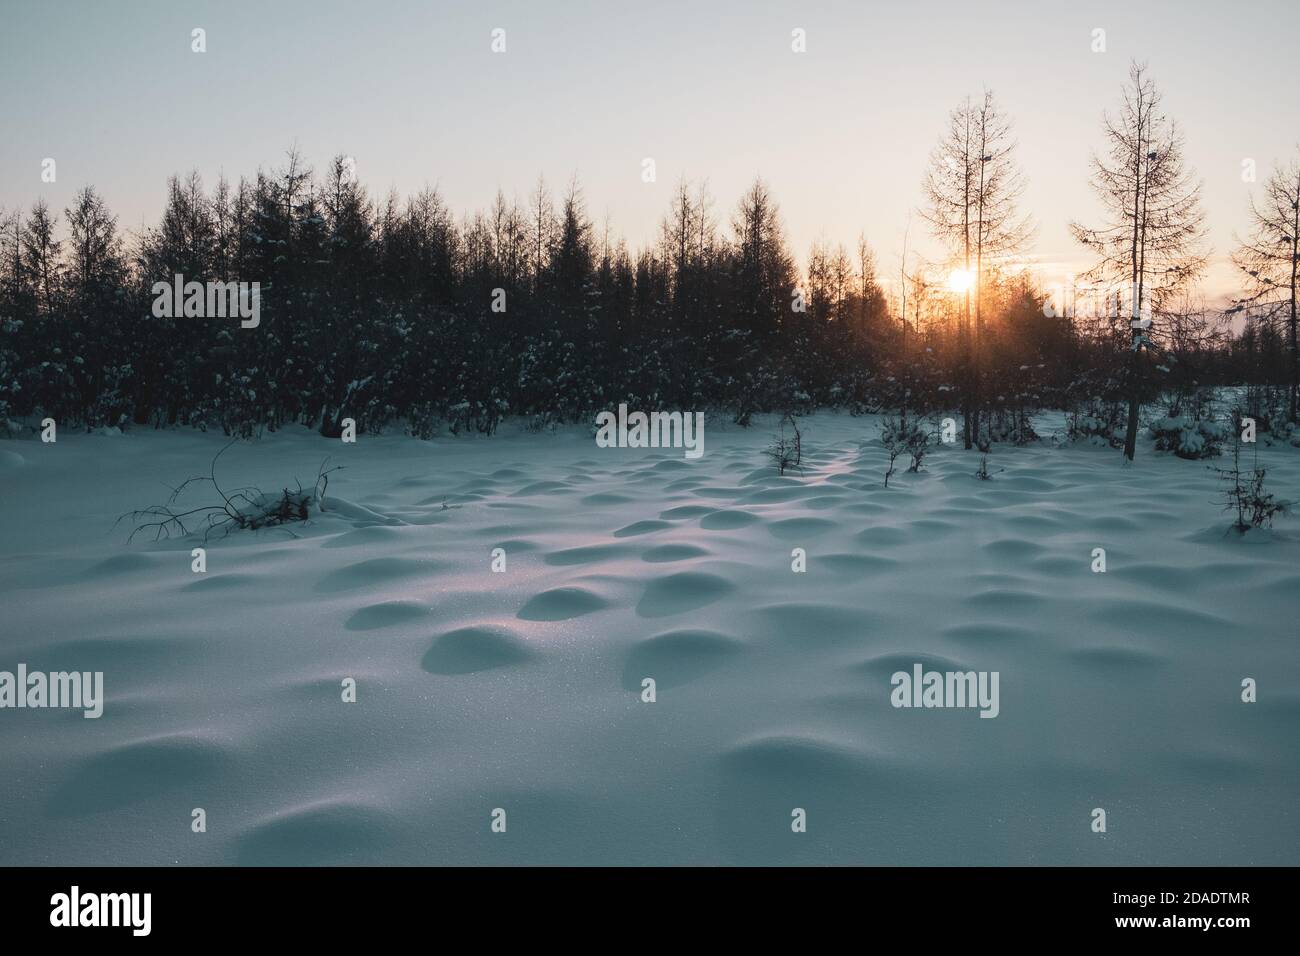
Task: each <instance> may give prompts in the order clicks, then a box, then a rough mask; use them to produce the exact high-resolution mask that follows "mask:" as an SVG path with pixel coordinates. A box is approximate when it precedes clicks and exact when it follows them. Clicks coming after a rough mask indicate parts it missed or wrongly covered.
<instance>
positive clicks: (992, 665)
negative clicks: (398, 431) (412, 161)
mask: <svg viewBox="0 0 1300 956" xmlns="http://www.w3.org/2000/svg"><path fill="white" fill-rule="evenodd" d="M706 429H707V431H706V446H705V454H704V457H703V458H701V459H699V460H697V461H685V460H683V458H682V455H681V452H680V451H669V450H664V451H660V450H653V451H632V450H614V449H599V448H596V447H595V444H594V442H593V441H592V439H591V437H590V434H589V431H587V430H584V429H578V428H574V429H571V430H568V431H565V432H562V433H560V434H558V435H545V436H539V435H529V434H524V433H520V432H511V433H506V434H502V435H499V436H497V437H495V438H492V439H481V438H473V439H465V438H461V439H447V440H439V441H435V442H420V441H416V440H413V439H409V438H404V437H398V436H392V437H378V438H371V437H366V436H362V437H361V439H360V441H359V442H358V443H357V444H356V445H354V446H348V445H343V444H341V443H340V442H338V441H327V440H325V439H322V438H320V437H318V436H316V435H313V434H310V433H308V432H306V431H305V430H295V431H294V432H292V433H280V434H277V435H274V436H271V437H268V438H266V439H264V440H262V441H261V442H259V443H256V444H249V445H240V446H236V447H234V448H232V449H230V451H228V452H227V453H226V454H225V456H224V457H223V458H222V461H221V466H220V471H219V475H221V476H226V477H227V479H228V481H229V483H230V484H247V483H258V484H261V485H262V486H263V487H264V488H266V489H278V488H279V487H281V486H282V485H283V484H285V483H288V482H290V481H291V480H292V478H294V477H298V478H301V479H302V480H303V482H304V483H305V484H307V483H310V481H311V479H312V478H314V476H315V474H316V471H317V467H318V465H319V464H320V461H321V459H322V458H324V457H325V456H326V455H332V456H333V460H334V461H335V462H337V463H342V464H344V465H346V470H345V471H343V472H341V473H338V474H336V475H335V476H334V478H333V480H332V481H331V484H330V492H331V493H334V494H337V495H338V496H339V497H340V498H341V499H345V500H346V501H350V502H353V503H355V504H358V505H362V506H364V507H366V508H368V509H371V510H372V511H374V512H377V513H379V514H380V515H382V516H385V521H384V523H377V522H375V521H373V520H367V519H365V518H364V516H363V515H362V513H361V512H359V511H357V512H354V513H353V514H352V515H351V516H349V515H339V514H332V515H325V516H323V517H321V518H319V519H318V520H316V521H314V522H313V523H312V524H311V525H309V526H307V527H305V528H301V529H299V531H298V534H299V537H298V538H296V539H295V538H291V537H289V536H288V535H286V534H283V533H276V532H263V533H236V534H234V535H231V536H230V537H228V538H225V539H224V540H219V541H218V540H214V541H212V542H210V544H209V553H208V570H207V573H206V574H202V575H200V574H195V573H193V572H192V571H191V569H190V562H191V558H190V549H191V548H192V547H194V546H196V544H198V543H200V542H196V541H194V540H186V541H171V542H163V543H161V544H157V545H154V544H151V543H148V542H144V543H140V542H139V541H137V543H136V544H134V545H131V546H127V545H125V544H124V538H125V528H123V527H119V528H117V529H116V530H115V529H114V528H113V522H114V520H115V519H116V518H117V516H118V515H119V514H121V513H122V512H125V511H128V510H130V509H132V508H136V507H141V506H144V505H147V504H151V503H155V502H157V501H161V500H163V499H164V498H165V497H166V495H167V493H168V492H167V489H166V488H165V487H164V483H168V484H175V483H177V482H178V481H180V480H181V479H183V478H186V477H188V476H190V475H193V474H199V473H204V472H206V470H207V465H208V461H209V460H210V459H211V457H212V455H213V454H214V453H215V452H216V451H217V450H218V449H219V448H220V447H221V445H222V444H223V441H224V440H223V439H222V438H221V437H220V436H217V435H211V434H209V435H201V434H197V433H192V432H171V433H157V432H151V431H147V430H139V431H133V432H131V433H129V434H127V435H125V436H121V437H105V436H86V435H76V434H72V433H69V432H64V433H63V434H61V435H60V436H59V440H58V442H57V444H53V445H42V444H40V443H39V442H29V441H23V442H6V443H0V502H2V503H0V519H2V520H0V527H2V528H3V532H2V537H0V600H2V602H3V616H2V618H0V670H11V671H12V670H13V669H14V668H15V666H16V665H17V663H19V662H24V663H26V664H27V666H28V668H29V669H32V670H36V669H40V670H46V671H53V670H70V669H75V670H83V671H84V670H102V671H103V672H104V675H105V677H104V680H105V685H106V697H107V700H106V703H105V707H104V714H103V716H102V717H101V718H100V719H98V720H87V719H84V718H83V717H82V715H81V713H80V712H79V711H61V710H3V711H0V863H5V864H176V863H179V864H216V863H250V864H262V863H272V864H291V863H337V862H353V863H396V864H407V863H458V864H468V863H542V862H550V863H579V864H585V863H605V864H667V863H687V864H699V863H717V862H723V863H728V862H730V863H879V864H1035V863H1036V864H1103V863H1115V864H1138V863H1151V864H1265V863H1268V864H1297V863H1300V800H1298V799H1297V795H1298V794H1300V750H1298V748H1297V739H1296V732H1297V728H1298V727H1300V635H1297V624H1296V621H1297V617H1300V565H1298V562H1297V558H1300V520H1297V519H1283V520H1281V521H1280V522H1279V523H1278V525H1277V528H1276V530H1275V531H1273V532H1272V533H1271V534H1269V533H1260V534H1256V533H1252V534H1250V535H1247V536H1246V537H1245V538H1244V539H1243V538H1240V537H1238V536H1237V535H1235V534H1228V533H1226V532H1227V527H1228V524H1229V518H1228V517H1227V516H1226V515H1224V514H1222V513H1221V512H1220V505H1219V504H1218V503H1217V501H1216V498H1217V494H1218V488H1217V483H1216V479H1215V476H1214V475H1213V474H1212V473H1211V472H1210V471H1209V470H1208V469H1207V468H1206V467H1205V466H1204V465H1203V464H1202V463H1197V462H1189V461H1182V460H1178V459H1175V458H1173V457H1171V456H1167V455H1157V454H1154V453H1152V452H1151V449H1150V443H1149V442H1146V443H1144V445H1143V446H1142V447H1141V448H1140V449H1139V456H1138V461H1137V463H1136V465H1135V466H1134V467H1131V468H1125V467H1122V466H1121V457H1120V455H1119V453H1118V452H1115V451H1112V450H1109V449H1097V448H1055V447H1052V446H1051V445H1049V444H1047V443H1044V444H1043V445H1040V446H1036V447H1028V448H1019V449H1011V448H1007V449H1002V448H999V449H998V450H997V451H996V452H995V454H993V455H991V456H990V459H989V462H990V470H992V471H995V472H996V473H995V475H994V477H993V478H992V480H990V481H980V480H978V479H976V478H975V477H973V475H972V471H973V470H974V468H975V466H976V464H977V460H978V456H977V455H972V454H969V453H964V452H961V451H959V450H952V449H949V450H944V451H941V452H939V453H937V454H935V455H934V456H933V458H932V459H931V461H930V463H929V468H928V470H927V471H926V472H924V473H921V474H919V475H911V474H899V475H897V476H896V477H895V478H894V479H893V481H891V487H890V488H889V489H888V490H886V489H884V488H883V487H882V482H881V473H882V471H883V468H884V465H883V457H884V456H883V451H882V450H881V448H880V446H879V444H878V443H876V442H874V438H875V437H876V435H877V434H878V431H879V425H878V422H877V421H876V420H875V419H872V418H851V417H849V416H847V415H832V414H820V415H818V416H816V417H814V418H811V419H809V420H807V421H806V423H805V432H806V435H805V448H806V449H807V451H808V462H807V465H806V468H805V474H804V475H803V476H802V477H799V476H794V477H786V478H780V477H778V476H777V475H776V474H775V472H774V470H773V469H772V468H771V467H770V466H768V465H767V463H766V461H765V459H764V458H763V455H762V450H763V448H764V447H765V446H766V444H767V443H768V441H769V440H770V438H771V435H772V432H773V427H772V425H771V422H762V423H760V424H757V425H756V426H755V427H753V428H751V429H749V430H748V431H743V430H740V429H736V428H734V427H733V428H729V429H727V428H723V427H722V426H721V425H719V424H718V422H717V421H716V420H710V421H708V422H707V423H706ZM866 439H873V441H871V442H869V443H867V444H863V443H864V441H865V440H866ZM1260 458H1261V460H1262V462H1263V463H1264V464H1266V465H1267V467H1268V468H1269V476H1270V479H1271V485H1272V487H1273V489H1274V490H1275V491H1276V492H1277V493H1278V494H1279V495H1281V496H1282V497H1286V498H1292V499H1297V498H1300V451H1297V450H1295V449H1291V448H1281V447H1279V448H1261V450H1260ZM997 469H1002V470H1001V471H997ZM198 497H205V496H203V495H196V496H195V498H194V499H191V500H197V498H198ZM444 503H445V505H446V507H444ZM497 547H500V548H503V549H504V550H505V552H506V555H507V570H506V572H505V573H492V571H491V570H490V567H491V551H492V549H493V548H497ZM796 547H799V548H804V549H806V551H807V554H808V570H807V573H804V574H796V573H792V571H791V550H792V549H793V548H796ZM1098 547H1101V548H1105V549H1106V553H1107V564H1108V571H1107V573H1105V574H1096V573H1093V572H1092V571H1091V569H1090V565H1091V564H1092V551H1093V549H1094V548H1098ZM917 662H920V663H923V664H924V665H925V666H926V668H927V669H938V670H968V669H973V670H987V671H998V672H999V673H1000V675H1001V678H1000V714H999V716H998V717H997V718H996V719H980V718H979V716H978V713H977V711H975V710H956V709H952V710H925V709H921V710H916V709H896V708H894V707H892V706H891V704H890V691H891V687H890V676H891V674H892V673H893V672H895V671H898V670H910V669H911V666H912V664H914V663H917ZM647 676H649V677H653V678H655V680H656V681H657V701H656V702H655V703H643V702H642V701H641V699H640V691H641V680H642V678H643V677H647ZM347 677H353V678H355V679H356V681H357V683H358V701H357V702H356V703H344V702H343V701H342V700H341V682H342V681H343V680H344V678H347ZM1245 677H1253V678H1255V679H1256V680H1257V681H1258V686H1259V691H1258V693H1259V701H1258V703H1254V704H1247V703H1243V702H1241V699H1240V694H1241V681H1242V679H1243V678H1245ZM196 807H202V808H204V810H205V811H206V814H207V832H206V833H202V834H196V833H193V832H191V811H192V809H193V808H196ZM796 807H799V808H804V809H805V810H806V812H807V832H806V833H794V832H792V830H791V819H792V818H791V811H792V809H793V808H796ZM1096 807H1101V808H1104V809H1105V810H1106V812H1107V832H1106V833H1105V834H1098V833H1094V832H1092V830H1091V826H1090V825H1091V822H1092V816H1091V813H1092V810H1093V808H1096ZM494 808H504V809H505V810H506V812H507V821H508V822H507V832H506V833H504V834H500V833H492V832H491V829H490V824H491V814H492V811H493V810H494Z"/></svg>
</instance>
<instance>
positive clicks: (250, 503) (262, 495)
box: [117, 439, 343, 543]
mask: <svg viewBox="0 0 1300 956" xmlns="http://www.w3.org/2000/svg"><path fill="white" fill-rule="evenodd" d="M238 440H239V439H235V441H238ZM235 441H232V442H230V443H229V444H227V445H225V446H224V447H223V448H222V449H221V451H219V452H217V453H216V454H215V455H213V456H212V464H211V465H210V466H209V468H208V474H207V475H199V476H197V477H194V478H187V479H186V480H185V481H183V482H181V483H180V484H179V485H177V486H176V487H175V488H173V489H172V493H171V496H170V497H168V499H167V501H166V502H164V503H163V504H160V505H151V506H150V507H148V508H142V509H140V510H138V511H131V512H128V513H127V514H124V515H122V517H121V518H118V519H117V520H118V522H121V521H123V520H128V519H129V520H130V521H132V522H134V524H135V527H134V528H133V529H132V530H131V533H130V535H128V536H127V539H126V540H127V542H128V543H130V542H131V540H132V539H134V538H135V536H136V535H137V534H141V533H148V532H150V531H152V532H153V533H154V540H155V541H158V540H161V539H163V538H170V537H172V536H173V535H176V536H179V537H185V536H186V535H188V534H190V532H191V530H198V529H199V528H203V537H204V539H205V540H206V539H207V537H208V535H210V534H211V533H212V532H213V531H218V530H220V531H221V532H222V533H223V534H229V533H230V532H231V531H243V530H248V531H256V530H259V529H262V528H277V527H285V526H287V525H290V524H294V523H296V522H303V521H306V520H308V518H310V517H311V513H312V510H313V509H318V508H319V507H320V503H321V502H322V501H323V500H324V499H325V489H326V488H328V487H329V476H330V475H331V474H333V473H334V472H336V471H339V470H341V469H342V467H343V466H342V465H335V466H334V467H333V468H326V467H325V466H326V465H327V464H328V463H329V459H328V458H326V459H325V461H323V462H321V466H320V468H319V469H318V470H317V472H316V481H315V482H314V483H313V484H312V486H311V488H310V489H307V488H303V486H302V483H301V482H299V481H297V479H295V480H294V484H295V486H296V487H294V488H292V489H290V488H287V487H286V488H284V489H282V490H281V491H280V492H278V493H267V492H264V491H262V490H261V489H260V488H257V487H256V486H252V485H249V486H245V487H242V488H236V489H234V490H232V491H231V492H229V493H227V492H226V491H225V490H224V489H223V488H222V487H221V485H220V483H219V482H218V481H217V460H218V459H219V458H221V456H222V455H223V454H225V452H226V449H228V448H229V447H230V446H231V445H233V444H235ZM203 484H210V485H212V487H213V489H214V490H215V491H216V493H217V496H218V497H219V498H220V499H221V503H220V504H215V503H214V504H209V505H201V506H199V507H197V508H187V509H185V510H183V511H179V510H177V509H176V501H177V499H178V498H180V496H181V493H182V492H183V491H185V489H186V488H188V487H189V486H190V485H203ZM187 523H188V524H187ZM285 530H288V529H287V527H286V528H285ZM290 533H292V532H290Z"/></svg>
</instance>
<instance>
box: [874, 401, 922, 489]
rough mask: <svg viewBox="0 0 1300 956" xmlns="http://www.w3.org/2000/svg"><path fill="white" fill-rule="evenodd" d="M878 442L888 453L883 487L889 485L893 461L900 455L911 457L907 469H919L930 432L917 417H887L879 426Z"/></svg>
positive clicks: (892, 471) (901, 415)
mask: <svg viewBox="0 0 1300 956" xmlns="http://www.w3.org/2000/svg"><path fill="white" fill-rule="evenodd" d="M880 444H882V445H884V446H885V451H886V452H888V453H889V470H888V471H886V472H885V487H886V488H888V487H889V478H890V476H891V475H893V473H894V462H895V461H896V460H897V459H898V457H899V456H900V455H903V454H907V455H910V456H911V458H912V463H911V465H909V466H908V469H907V470H908V471H920V470H921V463H922V461H923V460H924V458H925V453H926V449H927V448H928V447H929V445H930V433H929V432H928V431H926V429H925V425H924V423H923V422H921V421H920V420H919V419H912V420H910V421H909V420H908V418H907V416H906V415H903V414H900V415H899V416H898V417H897V418H887V419H885V421H884V422H883V423H882V424H881V426H880Z"/></svg>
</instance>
